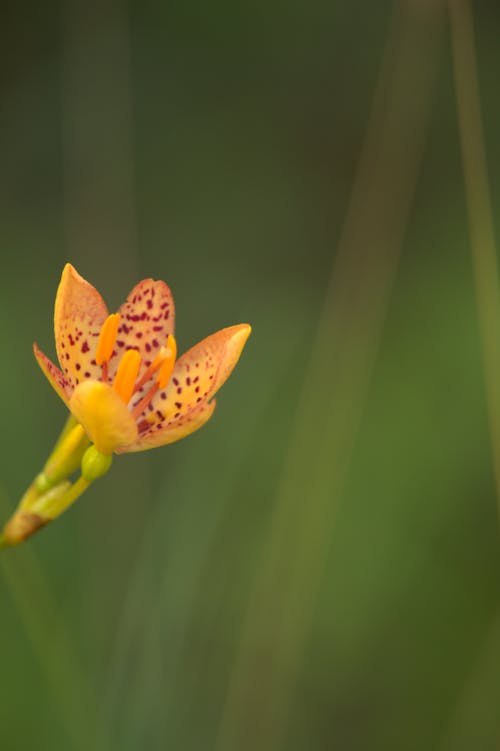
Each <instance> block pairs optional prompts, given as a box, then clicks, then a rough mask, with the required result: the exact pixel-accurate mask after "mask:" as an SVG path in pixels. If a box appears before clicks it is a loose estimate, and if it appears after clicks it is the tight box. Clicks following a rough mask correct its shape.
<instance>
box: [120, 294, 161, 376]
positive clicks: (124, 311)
mask: <svg viewBox="0 0 500 751" xmlns="http://www.w3.org/2000/svg"><path fill="white" fill-rule="evenodd" d="M118 312H119V313H120V326H119V328H118V336H117V339H116V354H115V355H114V356H113V357H112V358H111V360H110V363H109V373H110V376H111V378H113V376H114V374H115V372H116V369H117V367H118V363H119V361H120V358H121V355H122V354H123V352H125V350H127V349H136V350H138V352H139V354H140V355H141V369H140V371H139V376H141V375H142V374H143V372H144V371H145V370H146V369H147V368H148V367H149V365H151V363H152V361H153V360H154V358H155V356H156V355H157V354H158V351H159V350H160V347H163V346H165V345H166V343H167V338H168V336H169V334H173V333H174V325H175V309H174V300H173V297H172V293H171V291H170V289H169V288H168V286H167V285H166V284H165V282H162V281H155V280H154V279H143V280H142V282H139V284H136V286H135V287H134V289H133V290H132V291H131V293H130V294H129V296H128V297H127V300H126V301H125V302H124V303H123V305H122V306H121V308H120V310H119V311H118Z"/></svg>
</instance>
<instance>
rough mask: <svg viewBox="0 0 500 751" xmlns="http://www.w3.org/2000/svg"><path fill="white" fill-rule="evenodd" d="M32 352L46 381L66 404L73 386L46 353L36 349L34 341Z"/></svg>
mask: <svg viewBox="0 0 500 751" xmlns="http://www.w3.org/2000/svg"><path fill="white" fill-rule="evenodd" d="M33 352H34V354H35V357H36V360H37V362H38V364H39V366H40V367H41V369H42V371H43V372H44V373H45V375H46V377H47V380H48V382H49V383H50V385H51V386H52V388H53V389H54V391H56V393H57V394H59V396H60V397H61V399H62V400H63V402H64V403H65V405H66V406H68V403H69V399H70V396H71V392H72V391H73V387H72V386H71V384H70V382H69V381H68V379H67V378H66V377H65V376H64V375H63V374H62V373H61V371H60V370H59V368H58V367H57V366H56V365H54V363H53V362H51V361H50V360H49V358H48V357H47V355H44V354H43V352H42V351H41V350H40V349H38V346H37V345H36V344H35V343H34V344H33Z"/></svg>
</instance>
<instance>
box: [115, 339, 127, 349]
mask: <svg viewBox="0 0 500 751" xmlns="http://www.w3.org/2000/svg"><path fill="white" fill-rule="evenodd" d="M116 343H117V345H118V346H119V347H124V346H125V342H124V341H123V340H122V339H117V341H116Z"/></svg>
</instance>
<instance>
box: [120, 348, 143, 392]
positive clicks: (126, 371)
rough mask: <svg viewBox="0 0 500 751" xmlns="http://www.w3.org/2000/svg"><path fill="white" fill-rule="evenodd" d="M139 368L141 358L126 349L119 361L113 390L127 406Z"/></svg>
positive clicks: (136, 353) (131, 350)
mask: <svg viewBox="0 0 500 751" xmlns="http://www.w3.org/2000/svg"><path fill="white" fill-rule="evenodd" d="M140 367H141V356H140V354H139V353H138V352H137V350H136V349H128V350H127V351H126V352H125V354H124V355H123V357H122V359H121V360H120V364H119V365H118V370H117V371H116V376H115V380H114V382H113V388H114V390H115V391H116V393H117V394H118V396H119V397H120V398H121V399H122V401H124V402H125V404H128V403H129V401H130V398H131V396H132V394H133V393H134V385H135V379H136V378H137V374H138V373H139V368H140Z"/></svg>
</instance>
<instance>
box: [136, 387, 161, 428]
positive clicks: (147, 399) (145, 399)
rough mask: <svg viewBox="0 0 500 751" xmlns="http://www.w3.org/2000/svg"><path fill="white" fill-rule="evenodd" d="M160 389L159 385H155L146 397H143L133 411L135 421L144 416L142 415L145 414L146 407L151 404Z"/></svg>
mask: <svg viewBox="0 0 500 751" xmlns="http://www.w3.org/2000/svg"><path fill="white" fill-rule="evenodd" d="M158 389H159V386H158V384H157V383H155V384H153V386H151V388H150V390H149V391H148V393H147V394H146V396H143V397H142V399H141V401H140V402H138V403H137V404H136V405H135V407H134V409H133V410H132V417H133V418H134V420H137V418H138V417H140V416H141V415H142V413H143V412H144V410H145V409H146V407H147V406H148V404H149V402H150V401H151V399H152V398H153V396H154V395H155V394H156V392H157V391H158Z"/></svg>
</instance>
